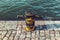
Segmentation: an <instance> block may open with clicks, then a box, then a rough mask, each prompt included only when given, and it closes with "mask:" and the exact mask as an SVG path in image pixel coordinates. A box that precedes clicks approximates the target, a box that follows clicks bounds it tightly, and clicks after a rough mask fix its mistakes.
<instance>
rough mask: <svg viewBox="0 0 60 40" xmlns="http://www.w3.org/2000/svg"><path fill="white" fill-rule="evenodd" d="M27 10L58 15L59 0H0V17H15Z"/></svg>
mask: <svg viewBox="0 0 60 40" xmlns="http://www.w3.org/2000/svg"><path fill="white" fill-rule="evenodd" d="M27 10H34V11H36V13H37V14H39V15H42V16H60V0H0V17H5V18H9V17H11V18H16V16H17V15H19V14H23V15H24V12H25V11H27ZM13 15H14V16H13Z"/></svg>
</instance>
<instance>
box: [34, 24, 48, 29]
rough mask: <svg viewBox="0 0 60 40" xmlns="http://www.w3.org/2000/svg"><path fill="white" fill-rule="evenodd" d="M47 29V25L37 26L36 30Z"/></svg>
mask: <svg viewBox="0 0 60 40" xmlns="http://www.w3.org/2000/svg"><path fill="white" fill-rule="evenodd" d="M45 29H47V27H46V25H38V26H35V30H45Z"/></svg>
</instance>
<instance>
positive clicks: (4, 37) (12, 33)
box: [0, 21, 60, 40]
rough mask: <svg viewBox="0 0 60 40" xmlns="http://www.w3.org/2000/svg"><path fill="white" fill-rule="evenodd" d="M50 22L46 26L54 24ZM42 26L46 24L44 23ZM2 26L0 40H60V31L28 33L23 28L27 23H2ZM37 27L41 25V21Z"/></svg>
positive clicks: (0, 23) (0, 22)
mask: <svg viewBox="0 0 60 40" xmlns="http://www.w3.org/2000/svg"><path fill="white" fill-rule="evenodd" d="M36 22H37V21H36ZM41 22H42V21H41ZM44 22H46V21H44ZM50 22H51V23H49V22H48V21H47V22H46V24H52V23H53V22H52V21H50ZM55 22H56V21H55ZM57 23H59V22H57ZM5 24H6V25H5ZM18 24H19V25H18ZM42 24H44V23H43V22H42ZM42 24H41V25H42ZM0 25H1V28H0V40H60V30H35V31H32V32H26V31H25V30H23V29H22V27H24V26H26V25H25V21H23V22H22V21H6V22H5V21H0ZM36 25H40V24H39V21H38V23H37V24H36ZM2 26H5V27H2ZM3 28H5V29H3ZM12 29H13V30H12Z"/></svg>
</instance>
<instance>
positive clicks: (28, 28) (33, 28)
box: [25, 27, 35, 31]
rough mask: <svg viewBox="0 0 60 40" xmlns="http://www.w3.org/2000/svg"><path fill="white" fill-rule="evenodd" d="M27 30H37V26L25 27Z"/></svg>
mask: <svg viewBox="0 0 60 40" xmlns="http://www.w3.org/2000/svg"><path fill="white" fill-rule="evenodd" d="M25 30H26V31H34V30H35V27H31V28H30V27H25Z"/></svg>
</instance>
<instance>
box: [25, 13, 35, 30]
mask: <svg viewBox="0 0 60 40" xmlns="http://www.w3.org/2000/svg"><path fill="white" fill-rule="evenodd" d="M25 21H26V27H25V30H26V31H33V30H34V29H35V20H34V14H30V13H27V14H26V20H25Z"/></svg>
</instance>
